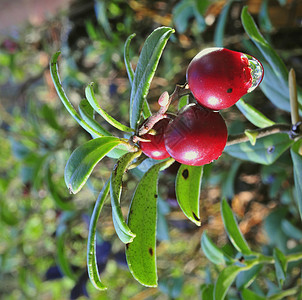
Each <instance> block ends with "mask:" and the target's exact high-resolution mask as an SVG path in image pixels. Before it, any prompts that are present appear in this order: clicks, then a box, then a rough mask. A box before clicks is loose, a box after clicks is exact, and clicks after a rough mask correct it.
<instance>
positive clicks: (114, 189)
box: [110, 151, 141, 244]
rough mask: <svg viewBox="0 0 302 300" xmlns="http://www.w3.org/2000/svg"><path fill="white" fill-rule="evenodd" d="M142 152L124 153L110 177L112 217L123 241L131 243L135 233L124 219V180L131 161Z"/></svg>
mask: <svg viewBox="0 0 302 300" xmlns="http://www.w3.org/2000/svg"><path fill="white" fill-rule="evenodd" d="M140 154H141V152H140V151H139V152H129V153H127V154H125V155H123V156H122V157H121V158H120V159H119V160H118V161H117V163H116V164H115V166H114V169H113V171H112V173H111V178H110V197H111V207H112V219H113V224H114V227H115V231H116V233H117V235H118V237H119V238H120V240H121V241H122V242H123V243H125V244H126V243H130V242H132V241H133V238H134V237H135V234H134V233H133V232H132V231H131V230H130V228H129V227H128V225H127V224H126V222H125V220H124V216H123V213H122V209H121V205H120V200H121V193H122V182H123V181H122V180H123V175H124V173H125V171H126V170H127V168H128V166H129V165H130V164H131V162H132V161H133V160H134V159H135V158H136V157H138V156H139V155H140Z"/></svg>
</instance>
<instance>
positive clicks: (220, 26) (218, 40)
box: [214, 0, 233, 47]
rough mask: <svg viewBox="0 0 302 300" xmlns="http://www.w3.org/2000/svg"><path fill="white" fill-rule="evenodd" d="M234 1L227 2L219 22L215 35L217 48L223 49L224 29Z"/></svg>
mask: <svg viewBox="0 0 302 300" xmlns="http://www.w3.org/2000/svg"><path fill="white" fill-rule="evenodd" d="M232 2H233V0H229V1H227V3H226V4H225V5H224V7H223V9H222V11H221V13H220V15H219V17H218V21H217V25H216V29H215V33H214V43H215V46H216V47H223V37H224V29H225V25H226V22H227V18H228V14H229V10H230V7H231V5H232Z"/></svg>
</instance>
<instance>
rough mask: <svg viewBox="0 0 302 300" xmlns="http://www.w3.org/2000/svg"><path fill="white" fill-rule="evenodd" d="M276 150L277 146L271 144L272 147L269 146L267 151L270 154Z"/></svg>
mask: <svg viewBox="0 0 302 300" xmlns="http://www.w3.org/2000/svg"><path fill="white" fill-rule="evenodd" d="M274 151H275V146H270V147H268V148H267V153H268V154H271V153H273V152H274Z"/></svg>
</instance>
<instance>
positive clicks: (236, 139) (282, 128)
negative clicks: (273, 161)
mask: <svg viewBox="0 0 302 300" xmlns="http://www.w3.org/2000/svg"><path fill="white" fill-rule="evenodd" d="M292 127H293V126H291V125H287V124H275V125H272V126H269V127H265V128H259V129H255V130H250V133H255V134H256V135H257V137H256V138H257V139H258V138H262V137H265V136H269V135H271V134H276V133H287V134H288V135H289V136H290V138H293V130H292V129H293V128H292ZM295 137H296V136H295ZM249 140H250V139H249V137H248V136H247V135H246V134H245V133H241V134H236V135H229V138H228V141H227V144H226V145H227V146H230V145H235V144H239V143H243V142H248V141H249Z"/></svg>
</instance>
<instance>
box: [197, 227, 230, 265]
mask: <svg viewBox="0 0 302 300" xmlns="http://www.w3.org/2000/svg"><path fill="white" fill-rule="evenodd" d="M201 248H202V251H203V253H204V254H205V256H206V257H207V258H208V259H209V260H210V261H211V262H212V263H214V264H225V263H226V262H232V261H233V259H232V258H231V257H230V256H229V255H228V254H226V253H225V252H224V251H223V250H222V249H220V248H218V247H217V246H216V245H215V244H214V243H213V241H212V240H211V239H210V238H209V237H208V235H207V233H206V232H205V231H204V232H203V234H202V237H201Z"/></svg>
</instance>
